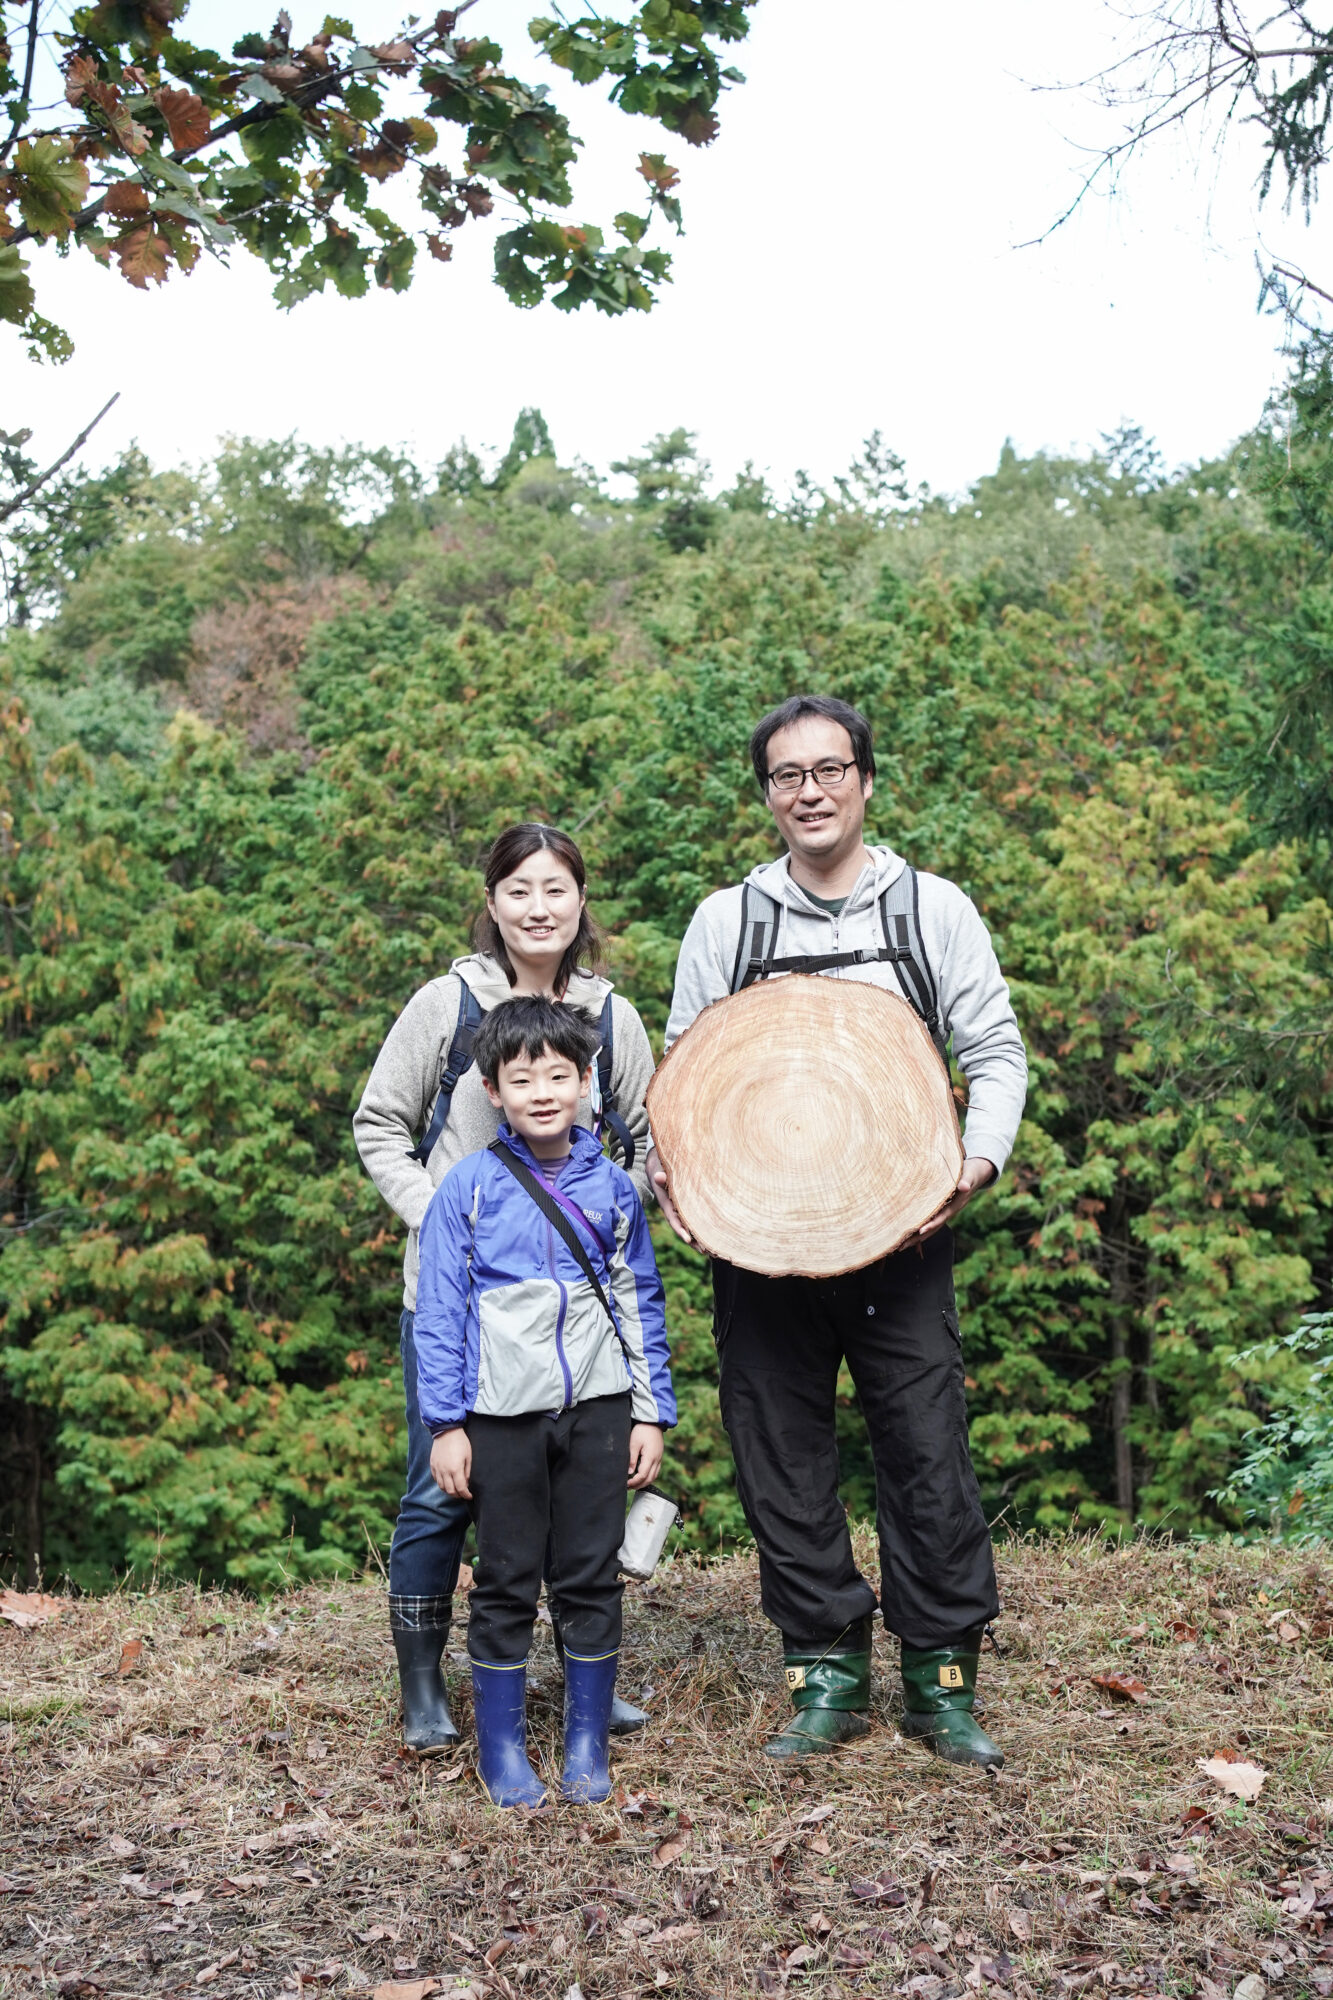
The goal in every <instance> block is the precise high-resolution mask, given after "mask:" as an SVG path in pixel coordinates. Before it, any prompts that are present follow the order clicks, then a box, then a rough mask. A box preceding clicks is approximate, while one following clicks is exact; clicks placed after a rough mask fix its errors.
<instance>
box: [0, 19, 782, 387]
mask: <svg viewBox="0 0 1333 2000" xmlns="http://www.w3.org/2000/svg"><path fill="white" fill-rule="evenodd" d="M752 5H753V0H727V4H723V5H712V4H709V5H705V6H702V7H699V8H696V9H693V10H691V11H686V10H684V9H681V8H677V7H673V6H671V5H668V4H659V0H650V4H649V5H647V6H645V7H642V8H640V9H638V10H637V11H636V12H634V13H632V14H630V15H629V16H628V17H627V18H625V19H622V20H615V19H605V20H604V19H601V18H597V19H588V20H583V21H578V22H574V23H570V24H565V23H562V22H556V21H534V22H533V23H532V39H533V40H534V42H535V43H536V44H537V46H538V48H539V49H540V50H541V51H542V53H543V54H544V55H546V56H547V57H548V58H549V59H550V60H551V61H552V62H553V63H554V64H555V65H556V66H557V67H558V68H560V69H563V70H565V71H567V72H569V73H570V74H571V75H572V76H573V77H574V79H575V80H576V81H577V82H579V83H582V84H588V83H594V82H597V81H599V80H601V79H602V78H604V77H606V76H611V77H613V78H614V79H615V81H614V84H613V86H612V89H611V97H612V100H613V101H614V102H617V103H619V104H620V106H621V108H622V109H623V110H625V111H626V112H630V113H634V114H636V115H638V116H644V117H649V118H652V119H655V120H656V121H657V122H658V123H659V124H661V125H662V126H663V127H665V129H666V130H668V131H670V132H673V133H677V134H679V135H680V136H681V137H682V138H684V139H685V140H686V141H687V142H688V143H689V144H690V145H707V144H708V143H709V141H710V140H712V139H713V138H714V137H715V136H716V133H717V130H718V119H717V109H716V107H717V104H718V101H719V99H720V97H721V94H722V92H723V91H724V90H725V89H726V88H727V87H728V85H730V84H733V83H741V82H743V81H744V78H743V77H742V76H741V74H740V72H739V71H738V70H735V69H732V68H724V67H723V66H722V64H721V62H720V61H719V59H718V55H717V52H716V49H715V48H714V46H713V45H714V44H715V43H717V44H726V43H730V42H734V41H739V40H741V39H743V38H744V36H745V34H746V32H747V30H748V27H749V9H750V7H751V6H752ZM459 11H460V10H450V9H444V10H441V11H439V12H438V13H435V14H433V16H432V18H431V20H430V22H429V24H428V25H424V26H423V25H422V24H421V23H420V22H419V21H418V20H417V19H416V18H415V17H413V18H412V19H410V20H409V21H408V23H407V25H406V26H405V27H404V28H403V29H402V30H401V31H400V33H399V34H398V35H397V36H396V37H395V38H394V39H393V40H391V41H388V42H383V43H379V44H376V45H374V46H368V45H366V44H364V43H363V42H361V41H360V40H359V38H358V36H357V34H356V32H355V29H354V27H353V25H352V23H351V22H350V21H345V20H341V19H338V18H335V17H334V16H328V17H327V18H326V19H325V21H324V24H323V26H322V27H321V28H320V30H319V31H318V33H316V34H314V35H312V36H311V38H310V39H309V41H305V42H303V41H302V40H301V39H300V37H299V36H298V37H296V38H295V39H294V38H293V33H292V24H291V20H290V17H289V16H288V15H287V14H286V13H285V12H283V13H280V14H279V15H278V18H277V21H276V23H275V25H274V27H273V28H272V29H271V31H270V32H269V33H268V34H267V35H264V34H260V33H254V32H251V33H246V34H243V35H241V36H240V37H239V38H238V39H237V41H236V43H235V45H234V48H233V51H232V55H231V57H227V56H226V55H223V54H219V53H217V52H215V51H214V50H211V49H207V48H203V47H200V46H198V45H196V44H194V43H191V42H187V41H185V40H184V39H182V37H181V34H180V32H179V30H180V28H181V25H182V23H183V21H184V17H185V15H186V14H187V12H188V0H179V4H177V0H173V4H171V5H170V6H165V7H164V6H161V5H158V6H154V7H152V8H143V9H141V8H138V7H126V6H102V7H97V8H88V7H73V8H70V7H62V8H57V9H56V10H54V11H52V10H46V11H45V12H44V11H43V10H41V9H33V8H32V7H30V6H29V4H28V0H0V119H3V120H4V122H5V124H6V125H7V127H8V130H7V133H6V134H5V135H4V136H3V137H0V235H3V236H4V237H5V239H6V240H5V242H4V245H3V247H0V321H3V322H8V323H9V324H11V325H14V326H16V327H17V328H18V329H19V330H20V332H21V334H22V335H23V336H24V337H25V339H26V341H27V345H28V350H29V352H30V353H31V354H34V355H46V356H47V357H49V358H51V359H54V360H63V359H64V358H66V356H67V355H68V353H69V352H70V345H69V341H68V339H67V337H66V336H65V335H64V334H63V333H62V332H61V331H60V329H59V328H58V327H55V326H53V325H51V323H50V322H49V321H47V320H45V319H43V318H41V316H40V315H39V314H38V312H37V298H36V292H35V290H34V286H33V282H32V277H31V272H30V265H29V263H28V261H27V260H26V259H24V258H23V257H22V256H21V255H20V247H21V246H23V245H26V244H29V243H35V244H38V245H40V244H44V243H56V244H59V245H61V246H62V247H63V246H67V245H69V244H73V245H74V246H75V247H77V248H79V249H82V250H86V251H88V252H90V253H91V254H92V255H93V256H95V257H97V258H98V259H100V261H101V262H103V263H104V264H107V265H108V266H109V265H110V264H111V263H112V262H113V261H114V262H115V264H116V265H117V267H118V268H119V270H120V273H121V275H122V277H124V278H125V279H126V280H127V281H128V282H129V283H130V284H132V285H135V286H137V287H138V288H139V289H140V290H143V289H146V288H147V286H148V285H149V284H150V283H152V284H156V285H161V284H163V283H165V281H166V279H167V277H168V275H169V273H170V271H171V270H172V268H173V267H174V268H175V269H178V270H180V271H182V272H186V271H189V270H191V269H193V267H194V265H195V264H196V263H197V261H198V259H199V256H200V254H201V252H203V251H208V252H210V253H211V254H214V255H225V253H226V252H227V250H228V248H229V246H230V245H232V244H234V243H237V242H239V243H242V244H244V245H245V247H246V248H247V249H248V250H250V251H251V252H252V253H253V254H254V255H255V256H257V257H259V258H261V259H262V261H263V262H264V263H265V264H267V265H268V267H269V269H270V270H271V271H272V272H273V274H274V277H275V280H276V282H275V286H274V296H275V297H276V298H277V300H278V301H279V303H280V304H281V305H284V306H288V307H290V306H293V305H296V304H297V303H298V302H299V301H300V300H301V299H303V298H308V297H309V296H310V295H311V294H312V293H315V292H322V291H324V290H326V289H327V288H328V287H330V286H332V288H333V289H334V290H335V291H336V292H338V293H340V294H341V295H342V296H343V297H344V298H361V297H363V296H364V295H365V294H366V293H367V292H368V291H369V290H370V289H371V286H372V284H373V285H375V286H377V287H378V288H379V289H381V290H387V291H395V292H401V291H405V290H406V289H407V288H408V286H409V285H410V284H411V282H412V278H413V273H414V268H415V264H416V258H417V252H418V248H419V247H420V246H423V245H424V247H425V248H426V249H427V250H428V251H429V253H430V255H431V256H432V257H434V258H436V259H438V260H440V261H442V262H445V261H447V260H448V259H449V258H450V256H451V255H452V252H453V232H454V231H456V230H458V229H460V228H462V227H463V226H464V225H465V224H467V223H468V222H470V221H474V220H476V219H478V218H481V217H485V216H487V215H489V214H490V213H491V212H492V210H493V209H494V206H495V198H496V195H497V194H499V195H501V196H503V197H507V198H508V199H509V201H510V202H512V203H513V204H514V207H515V208H516V209H517V212H518V216H519V220H518V222H517V224H516V226H514V227H512V228H510V229H508V230H506V231H505V233H504V234H503V235H501V236H500V237H499V238H498V240H497V243H496V252H495V273H496V282H497V283H498V284H499V285H500V286H501V288H502V290H504V291H505V293H506V294H507V295H508V297H509V298H510V299H511V300H512V301H513V302H514V303H515V304H517V305H524V306H531V305H536V304H538V303H539V302H540V301H541V300H542V299H544V298H547V297H551V298H552V299H553V300H554V303H555V304H556V305H558V306H560V307H561V308H562V309H564V310H572V309H574V308H577V307H579V306H582V305H588V304H591V305H594V306H595V307H596V308H597V309H598V310H599V311H601V312H606V313H613V314H618V313H623V312H627V311H631V310H632V311H646V310H648V309H649V308H650V307H651V306H652V305H653V303H654V301H655V299H656V297H657V294H658V291H659V290H660V288H661V286H662V285H663V284H664V283H666V282H667V280H668V277H669V274H670V269H671V258H670V256H669V254H668V253H667V252H666V251H664V250H657V249H648V250H645V249H641V248H640V247H639V246H640V243H641V240H642V238H643V236H644V235H645V233H646V231H647V229H648V227H649V224H650V223H651V221H652V219H653V216H654V213H655V212H657V213H660V214H661V215H662V216H664V217H665V219H666V220H667V221H668V222H670V223H671V224H672V225H674V226H675V227H676V228H679V227H680V221H681V214H680V205H679V201H678V200H677V198H676V196H675V195H674V193H673V192H672V190H673V189H674V187H675V185H676V181H677V175H676V173H675V170H674V168H672V167H670V166H668V164H667V163H666V161H665V160H663V159H662V158H661V156H660V155H657V154H642V155H641V156H640V168H639V171H640V173H641V175H642V177H643V180H644V184H645V190H646V200H647V204H648V206H647V213H646V214H645V215H643V216H639V215H635V214H629V213H627V214H623V215H620V216H617V218H616V227H617V230H618V233H619V235H620V236H621V237H622V238H623V239H624V240H623V241H622V242H621V243H618V244H616V245H615V246H614V247H610V246H608V244H607V242H606V238H605V236H604V234H603V232H602V231H601V230H600V229H599V228H597V227H596V226H595V225H594V224H592V223H585V224H583V225H582V226H581V227H574V226H571V225H568V224H566V223H565V222H563V221H562V220H561V219H560V215H561V212H562V211H564V210H566V209H568V208H569V206H570V204H571V202H572V199H573V197H572V194H571V191H570V184H569V168H570V166H571V164H572V163H573V160H574V158H575V155H576V153H577V150H578V147H579V145H580V141H579V140H578V138H577V137H576V136H575V134H574V133H573V132H572V130H571V129H570V125H569V121H568V120H567V118H566V117H565V116H564V114H563V113H562V112H560V111H559V110H557V108H556V106H555V105H554V103H553V102H552V101H551V98H550V94H549V92H548V90H547V88H546V86H545V85H544V84H530V83H527V82H525V81H524V80H523V79H522V78H520V77H517V76H515V75H513V74H511V73H509V72H508V71H507V70H506V68H505V66H504V52H503V50H502V49H501V48H500V47H499V45H498V44H497V43H495V42H492V41H489V40H486V39H485V38H483V37H477V38H469V37H468V36H467V35H466V34H460V33H459V32H458V18H459ZM11 14H12V16H13V20H12V23H11V24H10V25H9V27H8V29H6V22H7V20H8V17H9V16H10V15H11ZM467 25H468V27H471V26H472V25H473V24H472V22H471V20H469V22H468V23H467ZM51 68H58V71H59V73H60V75H61V77H62V80H63V85H64V95H63V102H62V103H61V104H60V105H59V106H57V107H52V106H49V105H44V106H42V107H41V109H40V110H39V109H38V108H37V107H36V106H35V105H34V104H33V103H32V101H31V96H32V92H31V85H32V78H33V75H34V71H36V73H38V74H41V73H42V72H43V71H45V70H48V69H51ZM53 111H54V115H55V117H56V120H57V123H56V124H55V125H54V126H53V125H52V124H51V122H50V121H51V118H52V115H53ZM38 121H39V129H31V128H33V126H34V124H35V123H37V122H38ZM451 128H452V129H451ZM451 146H452V147H453V148H454V151H453V153H452V154H451V156H450V157H449V158H448V161H447V163H446V161H445V160H442V159H441V158H440V157H438V155H439V152H440V150H441V148H442V147H443V148H444V149H445V151H446V153H448V152H449V149H450V147H451ZM401 174H406V175H408V176H409V178H410V179H411V181H412V183H413V188H414V200H415V207H416V211H417V215H416V226H406V225H405V224H404V223H403V222H401V221H399V220H397V219H396V218H395V217H394V216H392V215H390V214H389V213H388V212H387V210H386V209H385V208H384V207H382V206H381V205H380V196H379V189H380V188H381V187H382V186H383V184H384V183H385V182H386V181H388V180H391V179H393V178H395V177H396V176H398V175H401Z"/></svg>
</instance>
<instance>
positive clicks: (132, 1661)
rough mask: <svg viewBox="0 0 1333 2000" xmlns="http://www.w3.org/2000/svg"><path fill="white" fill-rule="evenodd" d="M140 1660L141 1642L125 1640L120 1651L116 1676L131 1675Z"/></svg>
mask: <svg viewBox="0 0 1333 2000" xmlns="http://www.w3.org/2000/svg"><path fill="white" fill-rule="evenodd" d="M142 1660H143V1640H142V1639H127V1640H126V1641H125V1644H124V1645H123V1646H122V1647H121V1649H120V1665H119V1666H118V1667H117V1668H116V1672H117V1673H118V1674H132V1673H133V1672H134V1669H135V1668H136V1667H137V1666H139V1665H140V1663H141V1662H142Z"/></svg>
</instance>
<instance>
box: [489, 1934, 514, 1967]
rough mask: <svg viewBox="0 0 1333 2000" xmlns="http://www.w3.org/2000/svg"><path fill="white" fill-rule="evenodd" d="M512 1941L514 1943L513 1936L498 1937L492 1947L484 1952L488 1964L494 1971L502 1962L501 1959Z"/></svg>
mask: <svg viewBox="0 0 1333 2000" xmlns="http://www.w3.org/2000/svg"><path fill="white" fill-rule="evenodd" d="M512 1943H513V1939H512V1938H497V1939H496V1940H495V1943H494V1944H493V1945H492V1946H491V1947H490V1949H489V1950H488V1951H484V1952H483V1953H482V1957H483V1958H484V1959H485V1961H486V1963H487V1965H489V1966H490V1968H491V1970H492V1971H494V1969H495V1967H496V1966H497V1965H498V1964H499V1963H500V1960H501V1959H502V1958H503V1957H504V1955H505V1953H506V1952H507V1951H508V1949H509V1947H510V1945H511V1944H512Z"/></svg>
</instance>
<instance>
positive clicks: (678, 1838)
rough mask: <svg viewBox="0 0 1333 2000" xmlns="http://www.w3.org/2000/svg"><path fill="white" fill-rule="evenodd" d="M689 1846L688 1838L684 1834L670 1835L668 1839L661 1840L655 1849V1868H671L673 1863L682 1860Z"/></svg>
mask: <svg viewBox="0 0 1333 2000" xmlns="http://www.w3.org/2000/svg"><path fill="white" fill-rule="evenodd" d="M689 1844H690V1843H689V1839H688V1836H687V1835H685V1834H683V1833H672V1834H668V1835H667V1838H666V1839H665V1840H659V1841H658V1843H657V1845H656V1847H655V1848H654V1849H653V1867H654V1868H669V1867H670V1866H671V1864H672V1862H673V1861H679V1860H680V1857H681V1855H682V1854H683V1853H684V1852H685V1849H686V1848H687V1847H688V1846H689Z"/></svg>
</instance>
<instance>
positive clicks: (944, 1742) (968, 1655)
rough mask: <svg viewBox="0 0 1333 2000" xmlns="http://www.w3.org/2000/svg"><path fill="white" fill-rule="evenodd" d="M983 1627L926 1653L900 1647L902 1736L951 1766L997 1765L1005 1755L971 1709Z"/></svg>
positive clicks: (974, 1693) (975, 1688) (908, 1647)
mask: <svg viewBox="0 0 1333 2000" xmlns="http://www.w3.org/2000/svg"><path fill="white" fill-rule="evenodd" d="M983 1629H984V1628H982V1627H978V1629H977V1630H976V1631H975V1632H966V1633H964V1635H963V1637H962V1638H961V1639H960V1640H959V1642H958V1644H957V1645H956V1646H935V1647H932V1648H931V1650H930V1651H929V1652H924V1653H918V1652H915V1651H914V1650H913V1649H912V1647H910V1646H904V1647H903V1704H904V1714H903V1735H904V1736H919V1737H920V1738H921V1740H922V1741H923V1742H924V1743H925V1744H926V1745H927V1747H928V1748H929V1749H931V1750H933V1751H934V1752H935V1755H936V1756H937V1757H944V1758H946V1759H947V1760H948V1762H949V1763H950V1764H981V1765H987V1766H994V1767H995V1768H997V1769H998V1767H999V1766H1000V1765H1001V1764H1003V1762H1004V1756H1003V1753H1002V1752H1001V1750H1000V1747H999V1745H998V1744H997V1743H992V1742H991V1739H990V1737H989V1736H987V1734H986V1732H985V1730H984V1729H983V1728H982V1727H981V1724H980V1723H979V1722H978V1721H977V1719H976V1717H975V1716H974V1715H973V1713H972V1704H973V1703H974V1702H975V1700H976V1698H977V1661H978V1659H979V1658H980V1656H981V1638H982V1630H983Z"/></svg>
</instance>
